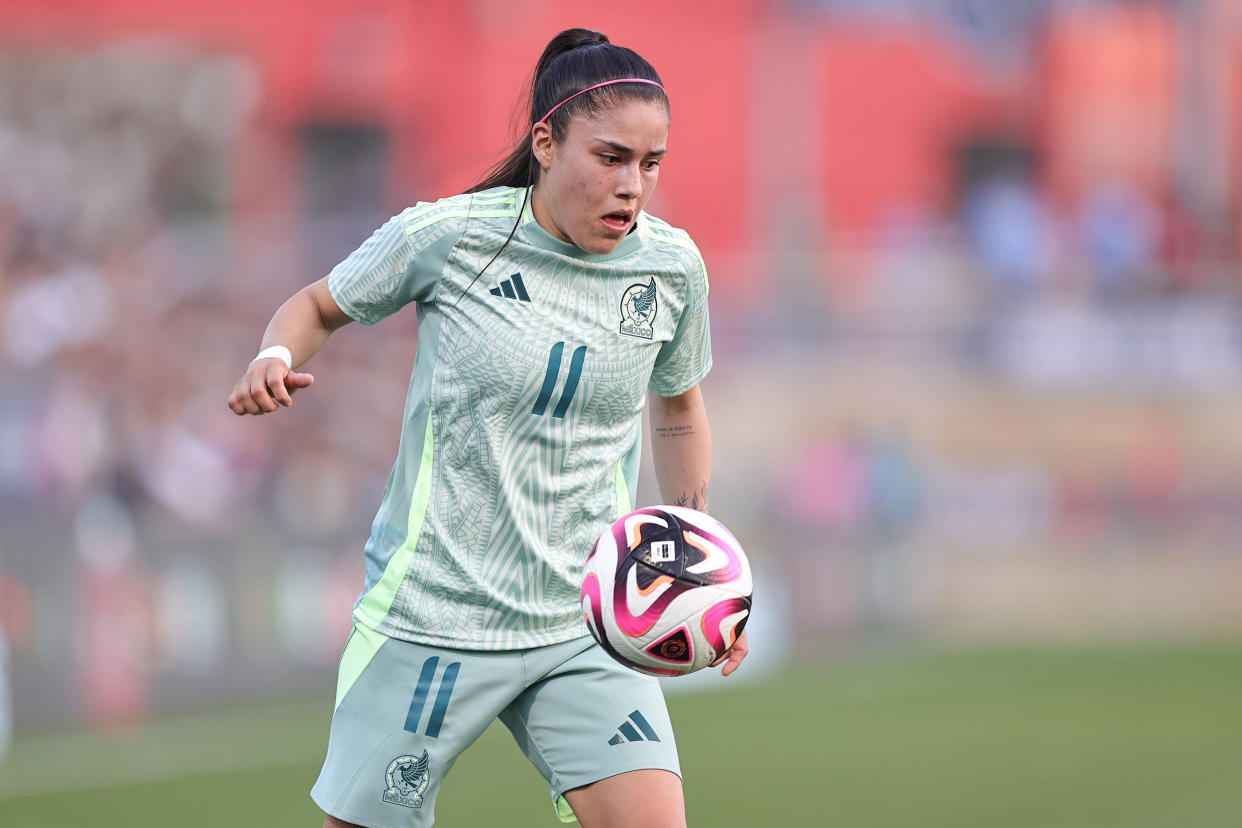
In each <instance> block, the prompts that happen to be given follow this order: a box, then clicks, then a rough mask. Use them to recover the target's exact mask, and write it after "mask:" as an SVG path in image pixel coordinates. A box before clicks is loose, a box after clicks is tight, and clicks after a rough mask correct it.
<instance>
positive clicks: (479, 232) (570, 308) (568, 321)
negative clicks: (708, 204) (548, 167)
mask: <svg viewBox="0 0 1242 828" xmlns="http://www.w3.org/2000/svg"><path fill="white" fill-rule="evenodd" d="M526 195H527V191H526V190H525V189H514V188H509V187H501V188H497V189H493V190H488V191H486V192H482V193H475V194H468V195H461V196H455V197H453V198H447V199H443V200H441V201H438V202H435V203H433V204H418V205H416V206H414V207H410V208H409V209H407V210H405V211H403V212H402V213H400V214H399V215H397V216H395V217H394V218H393V219H391V220H390V221H389V222H388V223H386V224H385V225H384V226H383V227H381V228H380V229H379V230H377V231H376V233H375V234H374V235H373V236H372V237H371V238H370V239H369V240H368V241H366V242H365V243H364V244H363V245H362V246H361V247H360V248H358V250H356V251H355V252H354V253H353V254H351V255H350V256H349V258H347V259H346V260H345V261H344V262H342V263H341V264H340V265H338V266H337V267H336V268H335V269H333V271H332V273H331V274H330V275H329V277H328V287H329V290H330V291H331V293H332V297H333V298H334V299H335V300H336V302H337V304H339V305H340V306H341V309H342V310H344V311H345V313H347V314H348V315H349V316H350V317H351V318H353V319H356V320H358V321H359V322H362V323H364V324H373V323H375V322H378V321H379V320H380V319H383V318H384V317H385V316H388V315H389V314H391V313H394V312H395V311H397V310H399V309H400V308H402V307H403V306H405V305H407V304H410V303H413V304H414V306H415V308H416V310H417V313H418V322H419V328H418V352H417V354H416V356H415V360H414V371H413V375H412V377H411V379H410V389H409V392H408V394H407V396H406V404H405V418H404V423H403V427H402V431H401V444H400V448H399V450H398V454H397V461H396V463H395V465H394V466H393V470H392V474H391V476H390V477H389V480H388V486H387V488H386V490H385V492H384V499H383V502H382V503H381V505H380V508H379V513H378V514H377V515H376V518H375V522H374V524H373V525H372V528H371V537H370V539H369V540H368V541H367V544H366V563H367V578H366V585H365V588H364V589H363V592H362V595H361V596H360V597H359V599H358V602H357V603H356V604H355V606H354V616H355V618H356V619H357V620H358V621H359V622H360V623H362V624H365V625H366V626H368V627H371V628H372V629H375V630H378V631H379V632H382V633H384V634H385V635H388V636H391V637H395V638H403V639H407V640H410V641H417V642H422V643H426V644H432V645H436V646H442V647H453V648H460V649H475V650H506V649H517V648H525V647H535V646H542V645H545V644H554V643H559V642H561V641H567V640H569V639H571V638H575V637H577V636H581V635H585V634H586V632H587V630H586V625H585V624H584V622H583V621H582V618H581V611H580V609H579V586H580V579H581V571H582V563H583V561H584V560H585V559H586V557H587V555H589V554H590V552H591V549H592V547H593V546H594V543H595V540H596V538H597V537H598V536H599V534H600V533H601V532H602V531H603V530H604V529H605V528H606V527H607V526H608V524H609V523H610V522H611V521H613V520H615V519H616V518H617V517H619V516H620V515H622V514H624V513H626V512H627V511H629V510H630V509H631V504H632V502H633V498H634V491H635V485H636V481H637V478H638V459H639V455H640V450H641V424H642V411H643V406H644V404H645V401H646V392H647V390H648V389H650V390H652V391H654V392H655V393H656V394H659V395H662V396H675V395H677V394H681V393H683V392H685V391H688V390H690V389H691V388H693V387H694V386H695V385H697V384H698V383H699V382H700V381H701V380H702V379H703V377H704V376H705V375H706V374H707V372H708V369H709V368H710V367H711V342H710V334H709V329H708V318H707V273H706V269H705V268H704V265H703V260H702V258H701V257H700V256H699V252H698V249H697V248H696V247H695V246H694V243H693V242H691V241H690V238H689V236H688V235H686V233H685V232H684V231H682V230H679V229H676V228H673V227H670V226H669V225H668V224H666V223H665V222H663V221H660V220H659V219H657V218H654V217H652V216H649V215H646V214H645V213H644V214H640V216H639V219H638V221H637V224H636V228H635V230H634V231H633V232H631V233H630V234H629V235H628V236H627V237H626V238H625V239H624V240H622V242H621V243H620V245H618V247H617V249H616V250H615V251H613V252H612V253H609V254H606V255H593V254H589V253H586V252H584V251H583V250H581V249H580V248H578V247H577V246H575V245H573V244H568V243H565V242H562V241H559V240H558V239H556V238H555V237H553V236H552V235H550V234H549V233H547V232H546V231H545V230H544V229H543V228H542V227H540V226H539V224H538V223H537V222H536V221H534V220H533V219H532V217H531V215H530V208H529V206H527V207H526V209H525V212H524V213H523V215H522V216H521V218H520V223H519V226H518V228H517V230H516V232H514V233H513V238H512V239H511V240H510V241H509V242H508V244H507V245H506V244H505V240H506V239H507V238H509V234H510V232H511V231H513V229H514V223H515V222H519V216H518V213H519V211H521V209H522V205H523V203H524V201H525V200H526V199H525V196H526ZM502 247H503V250H502ZM498 251H499V256H497V258H496V259H495V261H492V262H491V264H490V265H488V262H489V261H491V259H492V257H493V256H496V254H497V252H498ZM485 266H486V267H487V269H486V272H484V273H483V275H482V276H481V277H480V276H479V273H480V272H481V271H483V270H484V267H485Z"/></svg>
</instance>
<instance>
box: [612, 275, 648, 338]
mask: <svg viewBox="0 0 1242 828" xmlns="http://www.w3.org/2000/svg"><path fill="white" fill-rule="evenodd" d="M655 315H656V281H655V277H654V276H652V277H651V282H650V283H649V284H645V285H644V284H642V283H641V282H640V283H639V284H636V285H630V286H629V287H627V288H626V289H625V293H624V294H622V296H621V333H623V334H625V335H626V336H636V337H639V338H641V339H651V338H652V337H653V336H654V334H655V328H654V324H653V323H654V322H655Z"/></svg>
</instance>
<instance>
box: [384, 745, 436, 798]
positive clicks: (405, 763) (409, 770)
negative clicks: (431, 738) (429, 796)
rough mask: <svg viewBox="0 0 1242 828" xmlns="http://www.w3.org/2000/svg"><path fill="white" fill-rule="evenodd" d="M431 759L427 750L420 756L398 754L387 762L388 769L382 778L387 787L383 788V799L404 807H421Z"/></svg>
mask: <svg viewBox="0 0 1242 828" xmlns="http://www.w3.org/2000/svg"><path fill="white" fill-rule="evenodd" d="M430 765H431V760H430V759H429V758H428V757H427V751H425V750H424V751H423V755H422V756H398V757H397V758H396V759H393V760H392V761H391V762H389V763H388V771H387V773H386V774H385V775H384V780H385V781H386V782H387V783H388V787H387V788H385V789H384V801H385V802H391V803H392V804H393V805H402V806H404V807H406V808H421V807H423V793H424V792H425V791H426V790H427V784H428V783H429V782H430V781H431V779H430V774H429V772H428V767H429V766H430Z"/></svg>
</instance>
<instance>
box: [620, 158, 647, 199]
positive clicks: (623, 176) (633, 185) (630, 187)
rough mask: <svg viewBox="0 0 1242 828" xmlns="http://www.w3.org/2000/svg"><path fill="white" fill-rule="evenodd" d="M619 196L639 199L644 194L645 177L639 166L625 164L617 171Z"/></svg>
mask: <svg viewBox="0 0 1242 828" xmlns="http://www.w3.org/2000/svg"><path fill="white" fill-rule="evenodd" d="M616 192H617V195H618V196H619V197H621V198H626V199H630V198H638V197H639V196H640V195H642V193H643V176H642V171H641V170H639V168H638V164H623V165H620V166H619V169H618V171H617V191H616Z"/></svg>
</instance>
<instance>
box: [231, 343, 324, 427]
mask: <svg viewBox="0 0 1242 828" xmlns="http://www.w3.org/2000/svg"><path fill="white" fill-rule="evenodd" d="M314 381H315V378H314V377H313V376H311V375H310V374H304V373H299V372H297V371H293V370H290V369H289V367H288V366H287V365H285V363H284V361H283V360H280V359H276V358H274V357H273V358H269V359H256V360H255V361H254V362H252V363H250V365H249V366H248V367H247V368H246V373H245V374H243V375H242V378H241V379H239V380H238V381H237V385H235V386H233V393H232V394H230V395H229V409H230V410H231V411H232V412H233V413H234V414H239V415H240V414H270V413H271V412H273V411H275V410H276V409H277V408H279V407H280V406H282V405H283V406H285V407H288V406H291V405H293V394H294V393H295V392H296V391H297V390H298V389H299V388H309V387H310V385H311V384H312V383H313V382H314Z"/></svg>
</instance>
